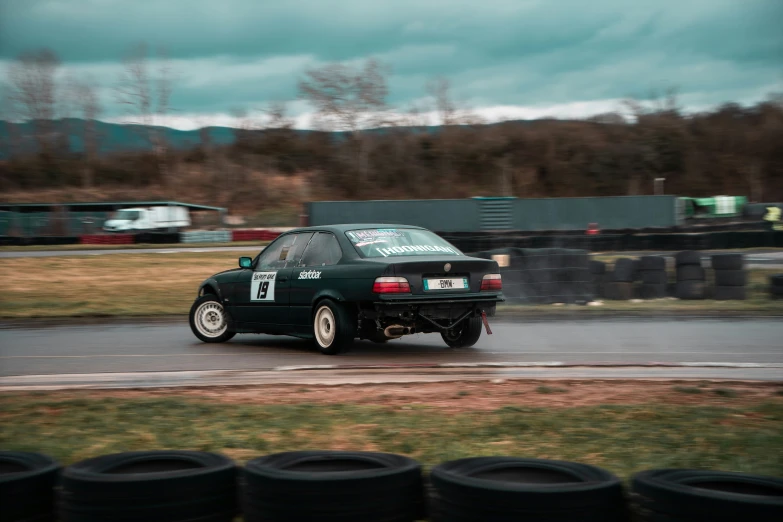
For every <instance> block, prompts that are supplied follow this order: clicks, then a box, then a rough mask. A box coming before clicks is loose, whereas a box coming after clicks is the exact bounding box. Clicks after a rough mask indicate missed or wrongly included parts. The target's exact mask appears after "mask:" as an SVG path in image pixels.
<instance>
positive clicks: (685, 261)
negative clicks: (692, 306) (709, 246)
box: [674, 250, 707, 300]
mask: <svg viewBox="0 0 783 522" xmlns="http://www.w3.org/2000/svg"><path fill="white" fill-rule="evenodd" d="M674 264H675V271H676V279H677V285H676V290H675V296H676V297H677V298H678V299H683V300H700V299H704V298H705V297H706V289H707V283H706V281H707V273H706V271H705V270H704V267H703V266H702V264H701V253H699V252H695V251H692V250H685V251H683V252H677V254H676V255H675V256H674Z"/></svg>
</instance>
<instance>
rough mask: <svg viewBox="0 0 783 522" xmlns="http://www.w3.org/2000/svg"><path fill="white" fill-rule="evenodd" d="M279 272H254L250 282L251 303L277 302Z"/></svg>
mask: <svg viewBox="0 0 783 522" xmlns="http://www.w3.org/2000/svg"><path fill="white" fill-rule="evenodd" d="M276 276H277V272H253V279H252V280H251V282H250V300H251V301H274V300H275V277H276Z"/></svg>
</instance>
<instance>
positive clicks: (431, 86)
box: [427, 76, 457, 126]
mask: <svg viewBox="0 0 783 522" xmlns="http://www.w3.org/2000/svg"><path fill="white" fill-rule="evenodd" d="M427 92H428V93H429V95H430V96H432V98H433V100H434V102H435V109H436V110H437V112H438V116H439V117H440V124H441V125H444V126H445V125H455V124H457V107H456V104H455V103H454V100H453V99H452V97H451V82H450V81H449V80H448V78H444V77H442V76H438V77H437V78H434V79H432V80H430V81H429V82H427Z"/></svg>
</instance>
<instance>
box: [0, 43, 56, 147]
mask: <svg viewBox="0 0 783 522" xmlns="http://www.w3.org/2000/svg"><path fill="white" fill-rule="evenodd" d="M59 68H60V60H59V58H58V57H57V55H56V54H55V53H54V52H53V51H51V50H49V49H38V50H35V51H28V52H24V53H22V54H20V55H19V56H18V57H17V59H16V60H15V61H13V62H11V64H10V65H9V67H8V82H9V85H8V95H7V96H8V102H9V109H10V112H11V114H13V115H14V116H15V119H17V120H21V121H30V122H31V123H32V125H33V128H34V135H35V141H36V144H37V146H38V152H39V153H42V154H47V155H48V154H51V152H52V149H53V145H54V143H55V142H56V141H57V136H56V133H55V128H54V126H55V119H56V118H57V73H58V71H59Z"/></svg>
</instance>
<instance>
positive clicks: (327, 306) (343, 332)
mask: <svg viewBox="0 0 783 522" xmlns="http://www.w3.org/2000/svg"><path fill="white" fill-rule="evenodd" d="M313 334H314V337H315V344H316V345H317V346H318V349H319V350H320V352H321V353H323V354H325V355H335V354H338V353H340V352H341V351H343V350H345V349H346V348H348V347H350V345H351V343H353V340H354V337H355V334H356V326H355V324H354V322H353V321H352V320H351V318H350V316H349V314H348V311H347V310H346V309H345V307H344V306H341V305H340V304H338V303H336V302H334V301H332V300H331V299H324V300H323V301H320V302H319V303H318V304H317V305H316V308H315V313H314V314H313Z"/></svg>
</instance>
